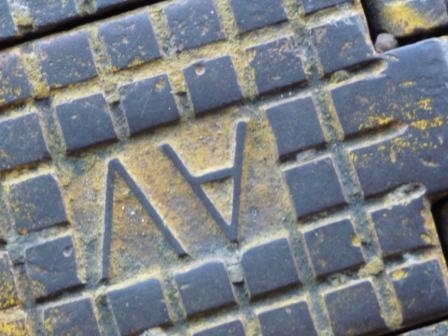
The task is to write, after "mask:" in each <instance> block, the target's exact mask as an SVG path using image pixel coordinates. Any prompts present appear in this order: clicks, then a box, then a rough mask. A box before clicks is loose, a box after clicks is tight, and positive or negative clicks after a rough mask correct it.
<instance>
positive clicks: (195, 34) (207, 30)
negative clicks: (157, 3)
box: [164, 0, 224, 51]
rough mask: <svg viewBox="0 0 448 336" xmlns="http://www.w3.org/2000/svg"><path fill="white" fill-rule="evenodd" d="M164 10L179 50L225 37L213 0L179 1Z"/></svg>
mask: <svg viewBox="0 0 448 336" xmlns="http://www.w3.org/2000/svg"><path fill="white" fill-rule="evenodd" d="M164 11H165V15H166V17H167V19H168V26H169V29H170V32H171V34H172V37H173V41H174V44H175V46H176V49H177V51H182V50H184V49H192V48H196V47H199V46H201V45H204V44H207V43H210V42H214V41H219V40H223V39H224V33H223V32H222V30H221V24H220V22H219V16H218V13H217V11H216V8H215V5H214V4H213V1H212V0H201V1H196V0H182V1H177V2H174V3H172V4H170V5H168V6H167V7H166V8H165V10H164Z"/></svg>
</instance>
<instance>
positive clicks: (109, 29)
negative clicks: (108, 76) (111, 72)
mask: <svg viewBox="0 0 448 336" xmlns="http://www.w3.org/2000/svg"><path fill="white" fill-rule="evenodd" d="M99 35H100V38H101V39H102V40H103V42H104V43H105V44H106V49H107V53H108V55H109V59H110V62H111V64H112V66H113V67H115V68H116V69H123V68H127V67H129V66H132V65H136V64H141V63H144V62H148V61H150V60H153V59H156V58H159V57H160V56H161V54H160V49H159V45H158V44H157V40H156V36H155V34H154V29H153V28H152V24H151V21H150V20H149V16H148V13H146V12H141V13H137V14H132V15H127V16H125V17H120V18H118V19H114V20H112V21H109V22H106V23H103V24H101V25H100V28H99Z"/></svg>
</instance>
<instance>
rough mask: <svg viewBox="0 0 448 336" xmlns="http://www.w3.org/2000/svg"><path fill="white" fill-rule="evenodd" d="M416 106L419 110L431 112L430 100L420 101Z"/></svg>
mask: <svg viewBox="0 0 448 336" xmlns="http://www.w3.org/2000/svg"><path fill="white" fill-rule="evenodd" d="M418 106H420V108H422V109H424V110H425V111H431V109H432V100H431V98H423V99H420V100H419V102H418Z"/></svg>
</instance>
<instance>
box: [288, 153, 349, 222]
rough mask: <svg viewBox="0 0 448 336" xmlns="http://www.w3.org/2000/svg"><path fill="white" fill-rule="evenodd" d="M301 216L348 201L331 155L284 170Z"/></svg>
mask: <svg viewBox="0 0 448 336" xmlns="http://www.w3.org/2000/svg"><path fill="white" fill-rule="evenodd" d="M284 176H285V179H286V183H287V184H288V187H289V192H290V194H291V199H292V202H293V205H294V208H295V209H296V213H297V217H303V216H306V215H310V214H313V213H316V212H318V211H322V210H326V209H328V208H332V207H335V206H338V205H342V204H345V203H346V200H345V198H344V195H343V194H342V188H341V184H340V182H339V178H338V175H337V174H336V170H335V168H334V164H333V160H332V159H331V158H330V157H323V158H320V159H316V160H313V161H311V162H308V163H305V164H302V165H300V166H297V167H293V168H290V169H287V170H285V171H284Z"/></svg>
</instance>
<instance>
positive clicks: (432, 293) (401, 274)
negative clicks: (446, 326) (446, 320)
mask: <svg viewBox="0 0 448 336" xmlns="http://www.w3.org/2000/svg"><path fill="white" fill-rule="evenodd" d="M388 274H389V276H390V277H391V278H392V282H393V286H394V289H395V293H396V294H397V297H398V300H399V302H400V306H401V307H402V312H403V325H409V324H415V323H418V322H423V321H430V320H434V319H437V318H438V317H441V316H442V315H446V312H447V310H448V294H447V287H446V284H445V281H446V279H445V274H444V273H442V270H441V268H440V265H439V263H438V261H437V260H429V261H424V262H420V263H414V264H411V265H409V266H407V267H403V268H398V269H395V270H393V271H390V272H389V273H388Z"/></svg>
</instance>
